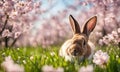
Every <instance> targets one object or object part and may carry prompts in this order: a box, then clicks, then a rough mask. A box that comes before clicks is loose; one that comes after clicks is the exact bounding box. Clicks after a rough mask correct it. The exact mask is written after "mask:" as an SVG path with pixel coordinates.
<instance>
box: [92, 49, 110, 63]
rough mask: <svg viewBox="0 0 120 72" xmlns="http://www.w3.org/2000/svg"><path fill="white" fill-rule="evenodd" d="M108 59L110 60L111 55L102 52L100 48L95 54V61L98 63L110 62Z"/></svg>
mask: <svg viewBox="0 0 120 72" xmlns="http://www.w3.org/2000/svg"><path fill="white" fill-rule="evenodd" d="M108 60H109V55H108V54H107V53H106V52H102V51H101V50H98V51H97V52H96V53H95V54H94V55H93V63H95V64H97V65H104V64H106V63H107V62H108Z"/></svg>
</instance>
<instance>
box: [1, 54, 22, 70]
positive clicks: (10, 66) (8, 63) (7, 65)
mask: <svg viewBox="0 0 120 72" xmlns="http://www.w3.org/2000/svg"><path fill="white" fill-rule="evenodd" d="M1 66H2V67H3V68H4V69H5V71H6V72H24V67H23V66H20V65H18V64H16V63H14V61H13V60H12V58H11V56H8V57H5V61H4V62H2V64H1Z"/></svg>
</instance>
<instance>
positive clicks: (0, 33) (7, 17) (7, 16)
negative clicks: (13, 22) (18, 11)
mask: <svg viewBox="0 0 120 72" xmlns="http://www.w3.org/2000/svg"><path fill="white" fill-rule="evenodd" d="M8 19H9V15H6V20H5V23H4V26H3V28H2V30H1V32H0V35H2V32H3V31H4V29H5V27H6V25H7V22H8Z"/></svg>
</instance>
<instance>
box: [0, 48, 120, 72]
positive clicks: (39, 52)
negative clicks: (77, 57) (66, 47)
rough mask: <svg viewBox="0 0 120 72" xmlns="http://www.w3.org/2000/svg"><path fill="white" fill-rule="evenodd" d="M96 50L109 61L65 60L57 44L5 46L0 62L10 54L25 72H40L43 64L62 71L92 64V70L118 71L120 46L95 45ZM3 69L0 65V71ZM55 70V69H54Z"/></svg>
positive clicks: (76, 70) (1, 51) (102, 71)
mask: <svg viewBox="0 0 120 72" xmlns="http://www.w3.org/2000/svg"><path fill="white" fill-rule="evenodd" d="M96 50H102V51H104V52H107V53H108V55H109V61H108V62H107V64H104V65H103V66H99V65H96V64H95V63H93V61H92V60H93V59H92V60H87V59H86V60H84V61H83V62H80V63H78V61H75V62H74V63H72V62H69V61H65V60H64V58H62V57H60V56H59V55H58V51H59V46H51V47H50V48H41V47H24V48H16V49H15V48H5V49H1V50H0V64H1V63H2V62H3V61H4V60H5V57H7V56H11V58H12V59H13V60H14V62H15V63H17V64H19V65H22V66H23V67H24V71H25V72H42V71H43V66H45V65H48V67H47V68H46V69H48V71H49V70H50V71H55V70H54V69H53V68H51V67H49V66H53V67H54V68H55V69H57V68H59V67H60V69H61V68H62V70H58V71H64V72H78V71H79V70H80V68H81V67H83V66H87V65H92V66H93V71H94V72H120V48H119V47H118V46H104V47H97V48H96ZM4 71H5V70H4V69H3V68H2V67H0V72H4ZM56 72H57V70H56Z"/></svg>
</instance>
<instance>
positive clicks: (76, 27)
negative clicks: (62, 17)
mask: <svg viewBox="0 0 120 72" xmlns="http://www.w3.org/2000/svg"><path fill="white" fill-rule="evenodd" d="M69 20H70V24H71V27H72V30H73V33H74V34H77V33H81V31H80V27H79V24H78V22H77V21H76V20H75V19H74V18H73V16H72V15H70V16H69Z"/></svg>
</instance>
